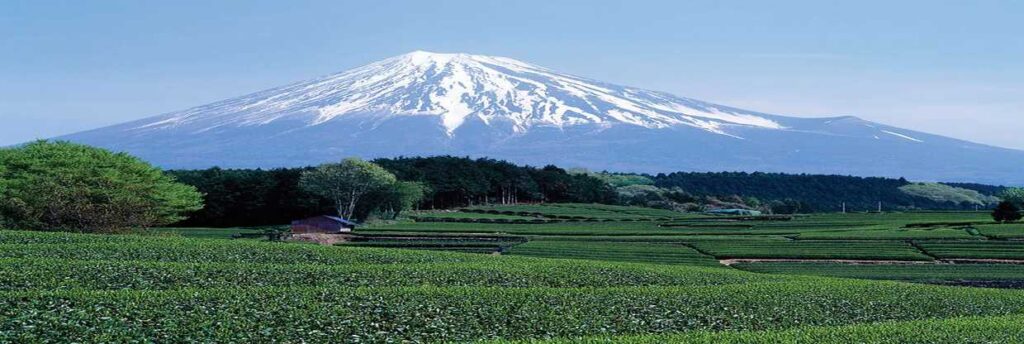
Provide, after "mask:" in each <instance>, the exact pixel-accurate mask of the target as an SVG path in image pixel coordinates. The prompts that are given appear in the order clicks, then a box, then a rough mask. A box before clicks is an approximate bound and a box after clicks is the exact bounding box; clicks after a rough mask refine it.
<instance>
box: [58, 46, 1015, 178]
mask: <svg viewBox="0 0 1024 344" xmlns="http://www.w3.org/2000/svg"><path fill="white" fill-rule="evenodd" d="M60 138H61V139H67V140H70V141H76V142H82V143H87V144H93V145H97V146H101V147H106V148H111V149H114V150H119V151H127V152H131V153H133V154H137V155H140V156H141V157H143V158H145V159H147V160H151V161H153V162H154V163H157V164H158V165H161V166H165V167H174V168H198V167H209V166H213V165H220V166H227V167H278V166H281V167H284V166H295V165H301V164H316V163H320V162H324V161H331V160H336V159H339V158H340V157H344V156H362V157H365V158H375V157H389V156H397V155H438V154H451V155H469V156H490V157H495V158H503V159H509V160H512V161H516V162H520V163H531V164H548V163H555V164H560V165H567V166H579V167H586V168H592V169H610V170H621V171H632V172H672V171H719V170H742V171H754V170H760V171H766V172H790V173H793V172H808V173H838V174H852V175H877V176H887V177H904V176H905V177H908V178H913V179H918V180H941V181H973V182H999V183H1018V184H1024V176H1020V177H1016V176H1014V175H1013V174H1012V173H1010V172H1012V171H1000V170H1008V169H1012V166H1021V165H1020V163H1024V152H1022V151H1015V150H1010V149H1005V148H999V147H994V146H987V145H982V144H977V143H972V142H968V141H963V140H957V139H951V138H946V137H942V136H938V135H932V134H927V133H923V132H918V131H913V130H907V129H903V128H897V127H892V126H888V125H883V124H879V123H874V122H870V121H866V120H863V119H860V118H858V117H854V116H836V117H823V118H797V117H787V116H780V115H771V114H766V113H761V112H756V111H749V110H743V109H739V108H734V107H730V106H725V105H718V104H713V103H709V102H704V101H700V100H695V99H690V98H685V97H679V96H675V95H671V94H668V93H665V92H658V91H649V90H644V89H641V88H635V87H629V86H619V85H614V84H610V83H605V82H601V81H596V80H591V79H587V78H583V77H578V76H573V75H569V74H563V73H558V72H555V71H553V70H550V69H547V68H544V67H539V66H535V65H532V64H529V63H526V62H522V61H518V60H514V59H509V58H504V57H494V56H483V55H470V54H439V53H430V52H424V51H415V52H411V53H408V54H404V55H399V56H396V57H392V58H388V59H384V60H381V61H377V62H374V63H370V64H367V65H364V66H361V67H357V68H353V69H350V70H346V71H343V72H340V73H334V74H329V75H326V76H322V77H319V78H315V79H312V80H308V81H303V82H297V83H293V84H290V85H286V86H283V87H278V88H272V89H268V90H264V91H259V92H255V93H251V94H248V95H244V96H240V97H235V98H230V99H227V100H223V101H219V102H214V103H211V104H207V105H202V106H198V107H193V108H190V109H186V110H182V111H176V112H170V113H166V114H162V115H158V116H154V117H149V118H144V119H140V120H137V121H132V122H128V123H124V124H120V125H115V126H111V127H106V128H100V129H96V130H92V131H86V132H82V133H77V134H72V135H68V136H64V137H60ZM1004 160H1008V161H1009V162H1011V164H1006V161H1004ZM1012 163H1016V164H1017V165H1013V164H1012Z"/></svg>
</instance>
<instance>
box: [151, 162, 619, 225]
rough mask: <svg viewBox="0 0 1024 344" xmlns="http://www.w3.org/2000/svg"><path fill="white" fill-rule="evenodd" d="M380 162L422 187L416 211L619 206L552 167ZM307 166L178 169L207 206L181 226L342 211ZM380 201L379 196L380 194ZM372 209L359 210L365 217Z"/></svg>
mask: <svg viewBox="0 0 1024 344" xmlns="http://www.w3.org/2000/svg"><path fill="white" fill-rule="evenodd" d="M373 162H374V163H376V164H378V165H380V166H382V167H384V168H385V169H387V170H388V171H389V172H391V173H393V174H394V175H395V176H396V177H397V178H398V180H400V181H406V182H420V183H422V184H423V185H424V186H425V188H424V189H425V191H426V194H425V195H424V197H423V200H422V201H421V202H420V203H419V204H417V205H415V207H416V208H426V209H430V208H436V209H447V208H455V207H461V206H468V205H476V204H513V203H536V202H580V203H608V204H613V203H615V202H616V194H615V191H614V189H612V188H611V187H610V186H608V185H607V184H606V183H605V182H603V181H601V180H600V179H597V178H594V177H591V176H586V175H574V174H569V173H567V172H566V171H565V170H563V169H561V168H558V167H554V166H547V167H544V168H535V167H529V166H517V165H515V164H512V163H509V162H505V161H499V160H493V159H469V158H462V157H451V156H440V157H430V158H396V159H379V160H375V161H373ZM310 169H312V168H311V167H307V168H280V169H272V170H263V169H221V168H210V169H206V170H177V171H168V173H169V174H170V175H172V176H174V177H175V178H177V180H178V181H180V182H182V183H184V184H188V185H192V186H194V187H196V189H198V190H199V191H200V192H202V193H203V194H204V199H205V202H206V207H205V208H203V209H202V210H199V211H197V212H194V213H192V214H191V215H190V216H189V218H188V219H187V220H185V221H182V222H179V223H178V224H176V225H180V226H211V227H230V226H262V225H279V224H285V223H289V222H290V221H292V220H294V219H299V218H304V217H309V216H314V215H322V214H334V213H336V209H335V207H334V204H333V203H332V202H331V201H329V200H327V199H325V198H324V197H321V196H318V195H315V194H313V193H310V192H307V191H304V190H303V189H302V188H301V187H299V180H300V177H301V175H302V172H303V171H308V170H310ZM374 197H378V195H374ZM370 211H371V209H357V212H358V213H359V215H360V218H363V217H366V216H367V213H369V212H370Z"/></svg>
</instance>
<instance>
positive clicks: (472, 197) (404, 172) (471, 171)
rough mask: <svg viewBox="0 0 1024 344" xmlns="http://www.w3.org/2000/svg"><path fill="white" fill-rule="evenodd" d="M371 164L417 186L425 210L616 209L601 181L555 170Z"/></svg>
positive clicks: (479, 162) (418, 161) (458, 162)
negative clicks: (568, 205)
mask: <svg viewBox="0 0 1024 344" xmlns="http://www.w3.org/2000/svg"><path fill="white" fill-rule="evenodd" d="M373 162H374V163H376V164H378V165H380V166H383V167H384V168H385V169H387V170H388V171H391V173H394V174H395V176H396V177H398V179H399V180H405V181H417V182H421V183H423V184H425V185H427V186H428V188H429V192H428V194H427V195H426V197H425V198H424V202H423V204H422V205H421V206H422V207H424V208H452V207H459V206H467V205H474V204H513V203H523V202H526V203H535V202H579V203H615V201H616V194H615V190H614V189H612V187H611V186H609V185H608V184H606V183H605V182H604V181H602V180H600V179H598V178H594V177H591V176H587V175H580V174H570V173H568V172H566V171H565V170H563V169H561V168H558V167H555V166H550V165H549V166H545V167H544V168H535V167H530V166H517V165H515V164H512V163H509V162H507V161H501V160H494V159H486V158H481V159H469V158H463V157H452V156H439V157H429V158H420V157H414V158H395V159H377V160H374V161H373Z"/></svg>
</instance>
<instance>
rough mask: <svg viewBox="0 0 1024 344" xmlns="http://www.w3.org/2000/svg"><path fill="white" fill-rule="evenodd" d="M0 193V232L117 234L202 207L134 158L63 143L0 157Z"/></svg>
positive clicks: (192, 194)
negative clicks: (4, 228) (0, 226)
mask: <svg viewBox="0 0 1024 344" xmlns="http://www.w3.org/2000/svg"><path fill="white" fill-rule="evenodd" d="M0 185H3V188H2V189H0V217H2V218H3V222H5V223H4V225H7V226H13V227H16V228H25V229H38V230H68V231H93V232H109V231H121V230H128V229H132V228H137V227H150V226H159V225H165V224H169V223H173V222H177V221H180V220H182V219H184V218H185V217H184V215H185V214H186V213H188V212H191V211H195V210H198V209H201V208H202V207H203V204H202V195H201V194H200V193H199V192H197V191H196V189H195V187H192V186H189V185H185V184H181V183H178V182H176V181H175V180H174V178H172V177H171V176H169V175H166V174H164V173H163V172H162V171H161V170H160V169H158V168H156V167H153V166H152V165H149V164H148V163H146V162H143V161H142V160H139V159H138V158H135V157H132V156H130V155H127V154H124V153H112V152H110V151H107V150H103V149H99V148H93V147H89V146H85V145H79V144H73V143H68V142H48V141H38V142H34V143H30V144H27V145H24V146H21V147H17V148H8V149H0Z"/></svg>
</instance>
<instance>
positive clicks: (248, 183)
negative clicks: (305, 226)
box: [168, 167, 334, 227]
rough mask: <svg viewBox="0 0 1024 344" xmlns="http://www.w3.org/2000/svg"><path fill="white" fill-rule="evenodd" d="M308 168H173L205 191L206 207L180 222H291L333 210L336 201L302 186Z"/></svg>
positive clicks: (175, 173)
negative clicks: (301, 182)
mask: <svg viewBox="0 0 1024 344" xmlns="http://www.w3.org/2000/svg"><path fill="white" fill-rule="evenodd" d="M307 169H308V168H282V169H273V170H261V169H251V170H250V169H238V170H235V169H230V170H229V169H220V168H216V167H214V168H210V169H206V170H189V171H182V170H178V171H169V172H168V173H169V174H171V175H172V176H174V177H176V178H177V179H178V181H180V182H182V183H185V184H189V185H192V186H195V187H196V189H198V190H199V192H202V193H203V194H204V196H203V197H204V198H205V201H206V207H205V208H203V209H202V210H200V211H197V212H194V213H192V214H191V215H190V216H189V218H188V219H187V220H185V221H182V222H180V223H178V224H177V225H180V226H199V227H203V226H209V227H231V226H262V225H279V224H285V223H289V222H291V221H292V220H295V219H300V218H305V217H309V216H313V215H322V214H331V213H333V211H334V205H333V204H332V203H331V202H330V201H328V200H327V199H324V198H323V197H320V196H316V195H313V194H310V193H308V192H305V191H303V190H302V189H301V188H299V177H300V176H301V175H302V171H304V170H307Z"/></svg>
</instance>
